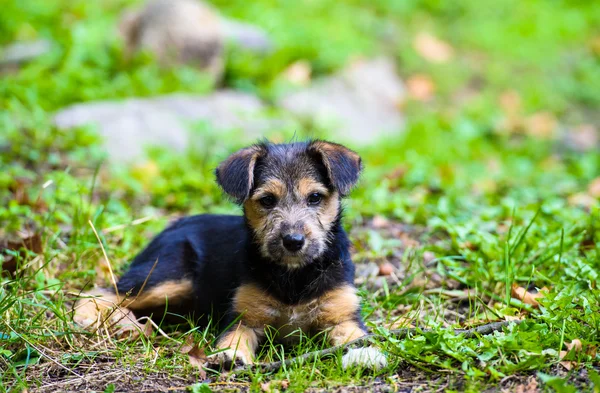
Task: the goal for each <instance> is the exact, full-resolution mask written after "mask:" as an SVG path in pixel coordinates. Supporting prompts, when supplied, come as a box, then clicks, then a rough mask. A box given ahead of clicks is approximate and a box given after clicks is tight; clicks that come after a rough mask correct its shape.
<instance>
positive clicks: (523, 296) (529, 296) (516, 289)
mask: <svg viewBox="0 0 600 393" xmlns="http://www.w3.org/2000/svg"><path fill="white" fill-rule="evenodd" d="M544 292H548V288H546V287H543V288H542V289H540V290H539V291H538V292H537V293H531V292H528V291H527V290H526V289H525V288H523V287H520V286H518V285H517V284H513V285H512V288H511V294H512V297H513V298H515V299H519V300H520V301H522V302H523V303H525V304H529V305H531V306H534V307H539V306H540V303H538V301H537V299H539V298H542V297H544Z"/></svg>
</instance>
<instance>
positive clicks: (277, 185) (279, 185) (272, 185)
mask: <svg viewBox="0 0 600 393" xmlns="http://www.w3.org/2000/svg"><path fill="white" fill-rule="evenodd" d="M286 190H287V188H286V186H285V183H284V182H282V181H281V180H279V179H269V180H267V181H265V183H264V184H262V185H261V186H260V187H258V188H257V189H256V191H255V192H254V196H253V197H252V199H254V200H259V199H260V198H262V197H264V196H265V195H267V194H273V195H275V196H276V197H277V199H280V198H281V197H282V196H283V195H284V194H285V193H286Z"/></svg>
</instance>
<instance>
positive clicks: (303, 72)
mask: <svg viewBox="0 0 600 393" xmlns="http://www.w3.org/2000/svg"><path fill="white" fill-rule="evenodd" d="M311 73H312V68H311V66H310V63H309V62H308V61H306V60H299V61H296V62H294V63H292V64H290V66H289V67H287V68H286V69H285V70H284V71H283V78H284V79H285V80H286V81H288V82H290V83H292V84H294V85H298V86H306V85H308V84H309V83H310V79H311Z"/></svg>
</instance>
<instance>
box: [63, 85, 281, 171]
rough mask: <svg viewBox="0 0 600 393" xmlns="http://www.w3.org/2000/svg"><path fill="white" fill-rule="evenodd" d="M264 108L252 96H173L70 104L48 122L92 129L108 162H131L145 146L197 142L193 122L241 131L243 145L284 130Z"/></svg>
mask: <svg viewBox="0 0 600 393" xmlns="http://www.w3.org/2000/svg"><path fill="white" fill-rule="evenodd" d="M265 109H266V108H265V105H264V104H263V103H262V102H261V101H260V100H259V99H258V98H256V97H255V96H252V95H249V94H245V93H240V92H236V91H233V90H220V91H217V92H214V93H212V94H209V95H206V96H197V95H190V94H173V95H167V96H160V97H155V98H147V99H126V100H123V101H103V102H90V103H81V104H75V105H72V106H70V107H67V108H64V109H62V110H60V111H59V112H57V113H56V114H55V116H54V123H55V124H56V126H57V127H58V128H61V129H69V128H73V127H81V126H86V125H88V126H93V127H95V129H96V130H97V132H98V133H99V135H100V136H101V137H102V139H103V140H104V147H105V149H106V151H107V153H108V157H109V159H110V160H111V161H114V162H132V161H138V160H139V159H141V158H143V157H144V153H145V148H146V147H148V146H161V147H165V148H171V149H173V150H175V151H177V152H182V151H184V150H185V149H186V148H187V147H188V146H191V145H192V144H193V143H198V141H200V140H201V139H202V138H201V137H200V136H198V135H194V137H192V133H191V132H190V126H191V125H193V124H194V123H206V124H207V126H208V127H212V128H213V129H214V130H215V132H225V131H230V130H236V129H239V130H243V133H241V134H242V135H243V137H244V138H247V139H248V141H254V140H256V138H258V137H259V136H261V135H263V134H264V133H265V132H268V131H270V130H277V129H280V128H282V127H285V125H286V124H287V123H285V121H284V120H282V119H271V118H268V117H266V116H264V111H265ZM236 135H237V134H236Z"/></svg>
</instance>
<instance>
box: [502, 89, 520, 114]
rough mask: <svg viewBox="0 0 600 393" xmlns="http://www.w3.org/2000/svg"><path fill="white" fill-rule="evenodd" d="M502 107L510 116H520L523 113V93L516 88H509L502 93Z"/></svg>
mask: <svg viewBox="0 0 600 393" xmlns="http://www.w3.org/2000/svg"><path fill="white" fill-rule="evenodd" d="M499 102H500V108H502V111H503V112H504V113H505V114H506V115H508V116H514V117H516V116H519V114H520V113H521V108H522V104H521V95H520V94H519V93H518V92H517V91H516V90H507V91H505V92H503V93H502V94H500V98H499Z"/></svg>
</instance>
